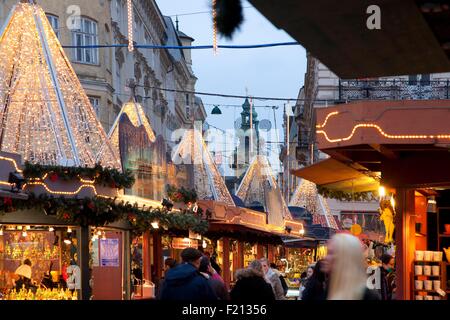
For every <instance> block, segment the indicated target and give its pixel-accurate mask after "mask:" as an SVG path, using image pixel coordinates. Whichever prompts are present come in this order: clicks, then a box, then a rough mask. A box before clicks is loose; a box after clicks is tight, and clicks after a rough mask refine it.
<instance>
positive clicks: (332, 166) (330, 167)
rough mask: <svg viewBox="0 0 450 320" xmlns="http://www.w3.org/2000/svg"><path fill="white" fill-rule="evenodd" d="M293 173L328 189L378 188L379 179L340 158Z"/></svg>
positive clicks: (348, 190)
mask: <svg viewBox="0 0 450 320" xmlns="http://www.w3.org/2000/svg"><path fill="white" fill-rule="evenodd" d="M292 173H293V174H294V175H296V176H298V177H301V178H304V179H306V180H309V181H311V182H314V183H315V184H317V185H319V186H322V187H326V188H328V189H338V190H342V191H347V192H351V191H354V192H364V191H371V190H376V189H378V185H379V183H378V181H377V180H376V179H375V178H374V177H372V176H369V175H367V174H365V173H364V172H361V171H358V169H355V168H353V167H351V166H350V165H346V164H344V163H342V162H340V161H338V160H335V159H333V158H329V159H326V160H323V161H320V162H317V163H315V164H313V165H311V166H308V167H304V168H301V169H298V170H293V171H292Z"/></svg>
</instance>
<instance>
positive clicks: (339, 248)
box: [323, 233, 380, 300]
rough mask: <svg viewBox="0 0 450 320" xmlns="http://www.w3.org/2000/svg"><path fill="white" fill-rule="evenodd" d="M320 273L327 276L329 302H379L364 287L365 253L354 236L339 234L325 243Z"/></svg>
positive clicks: (377, 297) (365, 280) (372, 293)
mask: <svg viewBox="0 0 450 320" xmlns="http://www.w3.org/2000/svg"><path fill="white" fill-rule="evenodd" d="M323 270H324V271H325V272H326V273H328V274H329V283H328V297H327V299H328V300H379V299H380V297H379V295H378V294H377V293H376V292H374V291H371V290H369V289H368V288H367V286H366V283H367V275H366V269H365V259H364V252H363V248H362V245H361V242H360V241H359V239H358V238H356V237H355V236H352V235H350V234H345V233H340V234H336V235H335V236H333V238H332V239H331V240H330V242H329V244H328V255H327V256H326V257H325V259H324V265H323Z"/></svg>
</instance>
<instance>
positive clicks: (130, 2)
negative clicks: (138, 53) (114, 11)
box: [127, 0, 134, 52]
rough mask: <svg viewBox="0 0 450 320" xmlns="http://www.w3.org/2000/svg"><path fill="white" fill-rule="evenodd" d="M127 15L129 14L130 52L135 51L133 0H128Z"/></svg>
mask: <svg viewBox="0 0 450 320" xmlns="http://www.w3.org/2000/svg"><path fill="white" fill-rule="evenodd" d="M127 13H128V51H130V52H132V51H133V50H134V43H133V3H132V0H127Z"/></svg>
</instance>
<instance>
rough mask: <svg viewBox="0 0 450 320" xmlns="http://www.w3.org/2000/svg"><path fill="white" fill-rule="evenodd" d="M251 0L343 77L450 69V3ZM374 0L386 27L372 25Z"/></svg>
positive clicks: (413, 0)
mask: <svg viewBox="0 0 450 320" xmlns="http://www.w3.org/2000/svg"><path fill="white" fill-rule="evenodd" d="M249 1H250V3H251V4H252V5H254V6H255V8H256V9H258V10H259V11H260V12H261V13H262V14H263V15H264V16H265V17H266V18H267V19H269V20H270V21H271V22H272V23H273V24H274V25H275V26H276V27H278V28H280V29H284V30H285V31H286V32H287V33H288V34H289V35H290V36H292V37H293V38H294V39H295V40H297V41H298V42H299V43H300V44H301V45H302V46H303V47H305V48H306V50H307V51H309V52H311V54H312V55H313V56H315V57H316V58H318V59H319V60H320V61H321V62H323V63H324V64H325V65H327V66H328V68H330V69H331V70H332V71H333V72H335V73H336V74H337V75H338V76H339V77H340V78H344V79H350V78H351V79H354V78H362V77H380V76H393V75H403V74H423V73H438V72H448V71H450V61H449V57H450V51H449V49H450V45H449V43H448V41H449V39H450V29H449V28H448V20H449V19H450V10H448V5H447V7H445V6H444V3H442V4H441V3H438V2H433V1H426V0H401V1H392V0H377V1H373V0H346V1H336V0H315V1H292V0H249ZM440 2H442V1H440ZM371 5H377V6H378V7H379V8H380V13H381V29H380V30H370V29H369V28H368V27H367V19H368V18H369V16H370V15H371V14H368V13H367V9H368V7H369V6H371ZM430 8H431V9H430ZM446 8H447V9H446Z"/></svg>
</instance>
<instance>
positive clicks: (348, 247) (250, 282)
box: [157, 234, 395, 302]
mask: <svg viewBox="0 0 450 320" xmlns="http://www.w3.org/2000/svg"><path fill="white" fill-rule="evenodd" d="M181 258H182V263H180V264H178V265H176V264H175V261H173V260H169V267H168V268H167V269H166V273H165V278H164V279H163V280H162V282H161V285H160V291H159V293H158V297H157V298H158V299H160V300H191V301H192V300H197V301H214V300H231V301H236V302H248V301H258V302H270V301H275V300H286V299H287V298H286V294H287V289H288V288H287V285H286V282H285V281H284V278H283V276H282V275H281V273H280V272H279V271H278V270H277V268H276V265H274V264H272V265H271V264H270V263H269V261H268V260H267V259H266V258H263V259H259V260H254V261H252V262H251V263H250V264H249V266H248V267H247V268H244V269H240V270H238V271H237V272H236V274H235V278H236V283H235V285H234V286H233V288H232V289H231V290H229V288H228V287H227V286H226V284H225V282H224V281H223V279H222V277H221V276H220V274H219V272H217V270H216V269H215V268H213V267H212V265H211V260H210V258H209V257H208V256H205V255H203V253H202V252H200V251H199V250H197V249H194V248H187V249H184V250H183V252H182V253H181ZM166 261H167V260H166ZM393 261H394V259H393V257H392V256H389V255H384V256H383V257H382V266H381V267H380V268H381V270H380V274H381V277H382V279H381V288H380V289H379V290H376V289H374V290H370V289H369V288H368V287H367V274H366V269H367V266H366V262H365V256H364V250H363V247H362V246H361V242H360V241H359V239H358V238H356V237H354V236H352V235H350V234H337V235H335V236H334V237H333V238H332V239H331V240H330V242H329V244H328V254H327V256H326V257H325V258H324V259H322V260H319V261H317V263H316V264H315V265H311V266H309V267H308V269H307V271H306V273H305V274H304V275H303V279H302V280H301V284H300V289H299V290H300V291H299V299H301V300H305V301H319V300H381V299H383V300H391V299H394V295H395V285H394V281H393V277H392V275H393V272H392V268H393Z"/></svg>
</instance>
